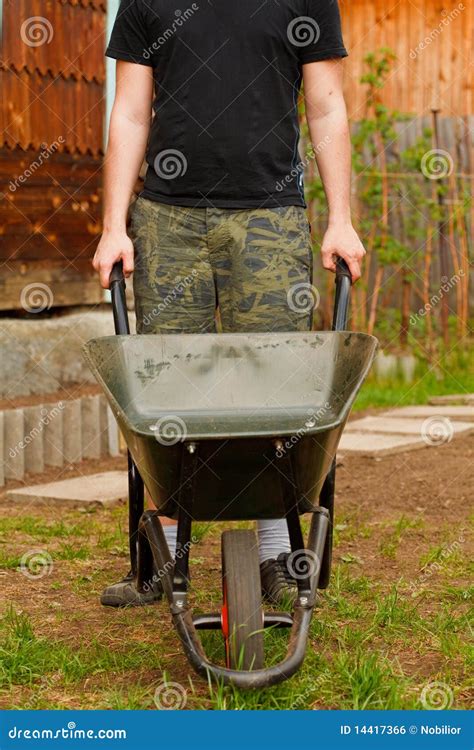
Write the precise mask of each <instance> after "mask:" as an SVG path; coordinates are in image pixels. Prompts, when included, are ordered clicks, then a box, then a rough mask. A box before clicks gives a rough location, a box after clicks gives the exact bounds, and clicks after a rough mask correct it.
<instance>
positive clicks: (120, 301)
mask: <svg viewBox="0 0 474 750" xmlns="http://www.w3.org/2000/svg"><path fill="white" fill-rule="evenodd" d="M109 289H110V294H111V296H112V311H113V315H114V325H115V333H116V334H117V335H118V336H125V335H127V334H129V333H130V325H129V323H128V312H127V301H126V298H125V276H124V275H123V264H122V261H121V260H119V261H118V263H114V265H113V267H112V271H111V272H110V279H109Z"/></svg>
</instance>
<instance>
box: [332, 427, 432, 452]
mask: <svg viewBox="0 0 474 750" xmlns="http://www.w3.org/2000/svg"><path fill="white" fill-rule="evenodd" d="M426 447H427V443H426V442H425V441H424V440H423V439H422V437H421V436H419V437H414V436H413V435H386V434H383V433H378V434H375V433H370V432H344V434H343V436H342V438H341V442H340V443H339V451H340V453H341V454H342V455H343V456H344V454H346V453H351V454H353V455H354V454H357V455H360V456H369V457H371V458H375V457H379V456H392V455H394V454H395V453H403V452H404V451H407V450H410V451H412V450H417V449H418V448H426Z"/></svg>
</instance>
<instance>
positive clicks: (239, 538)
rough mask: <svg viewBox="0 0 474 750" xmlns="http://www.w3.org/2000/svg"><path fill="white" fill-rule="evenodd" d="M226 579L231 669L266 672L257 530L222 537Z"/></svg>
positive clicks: (241, 530)
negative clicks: (263, 668)
mask: <svg viewBox="0 0 474 750" xmlns="http://www.w3.org/2000/svg"><path fill="white" fill-rule="evenodd" d="M221 541H222V579H223V581H222V582H223V590H224V606H225V602H227V622H228V638H225V634H224V638H225V640H226V662H227V666H228V667H229V668H230V669H239V670H243V671H250V670H254V669H262V667H263V660H264V653H263V610H262V586H261V582H260V565H259V559H258V542H257V537H256V534H255V533H254V532H253V531H247V530H243V529H233V530H232V531H224V533H223V534H222V540H221Z"/></svg>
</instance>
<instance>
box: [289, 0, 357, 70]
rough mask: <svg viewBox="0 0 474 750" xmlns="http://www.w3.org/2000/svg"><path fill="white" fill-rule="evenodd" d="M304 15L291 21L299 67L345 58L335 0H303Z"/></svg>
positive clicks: (338, 13) (336, 1)
mask: <svg viewBox="0 0 474 750" xmlns="http://www.w3.org/2000/svg"><path fill="white" fill-rule="evenodd" d="M306 14H307V15H306V17H303V18H299V19H295V20H294V21H293V24H294V29H293V36H294V38H295V43H296V45H297V46H298V47H299V56H300V62H301V64H304V63H310V62H317V61H318V60H329V59H331V58H334V57H347V50H346V48H345V46H344V41H343V38H342V29H341V14H340V12H339V5H338V0H306ZM298 21H299V22H300V27H299V29H298V23H297V22H298Z"/></svg>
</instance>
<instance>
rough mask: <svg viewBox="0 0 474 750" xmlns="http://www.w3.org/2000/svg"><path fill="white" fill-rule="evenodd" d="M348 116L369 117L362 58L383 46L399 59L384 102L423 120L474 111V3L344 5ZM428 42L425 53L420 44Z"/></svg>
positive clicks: (398, 0)
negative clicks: (430, 114)
mask: <svg viewBox="0 0 474 750" xmlns="http://www.w3.org/2000/svg"><path fill="white" fill-rule="evenodd" d="M340 4H341V13H342V19H343V28H344V39H345V42H346V46H347V48H348V51H349V54H350V59H349V61H348V62H347V63H346V65H345V77H346V81H345V88H346V98H347V103H348V108H349V114H350V116H351V118H352V119H355V120H357V119H359V118H360V117H361V116H363V114H364V105H365V96H364V87H363V86H361V85H360V83H359V80H360V78H361V76H362V75H363V73H364V63H363V59H364V57H365V55H366V54H367V53H368V52H373V51H376V50H378V49H380V48H382V47H389V48H391V49H392V50H393V51H394V52H395V53H396V55H397V62H396V63H395V65H394V69H393V71H392V74H391V76H390V77H389V80H388V81H387V84H386V86H385V88H384V91H383V95H382V101H383V103H384V104H385V105H387V106H388V107H389V108H390V109H398V110H399V111H402V112H407V113H413V114H418V115H423V114H426V113H428V112H429V111H430V109H431V107H433V106H435V107H438V108H439V109H440V110H441V112H442V113H443V115H444V116H446V117H455V116H463V115H469V114H471V113H472V112H473V109H474V65H473V50H474V3H473V2H472V0H464V1H463V2H458V0H341V2H340ZM424 40H427V41H425V48H424V49H421V48H420V43H423V42H424Z"/></svg>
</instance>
